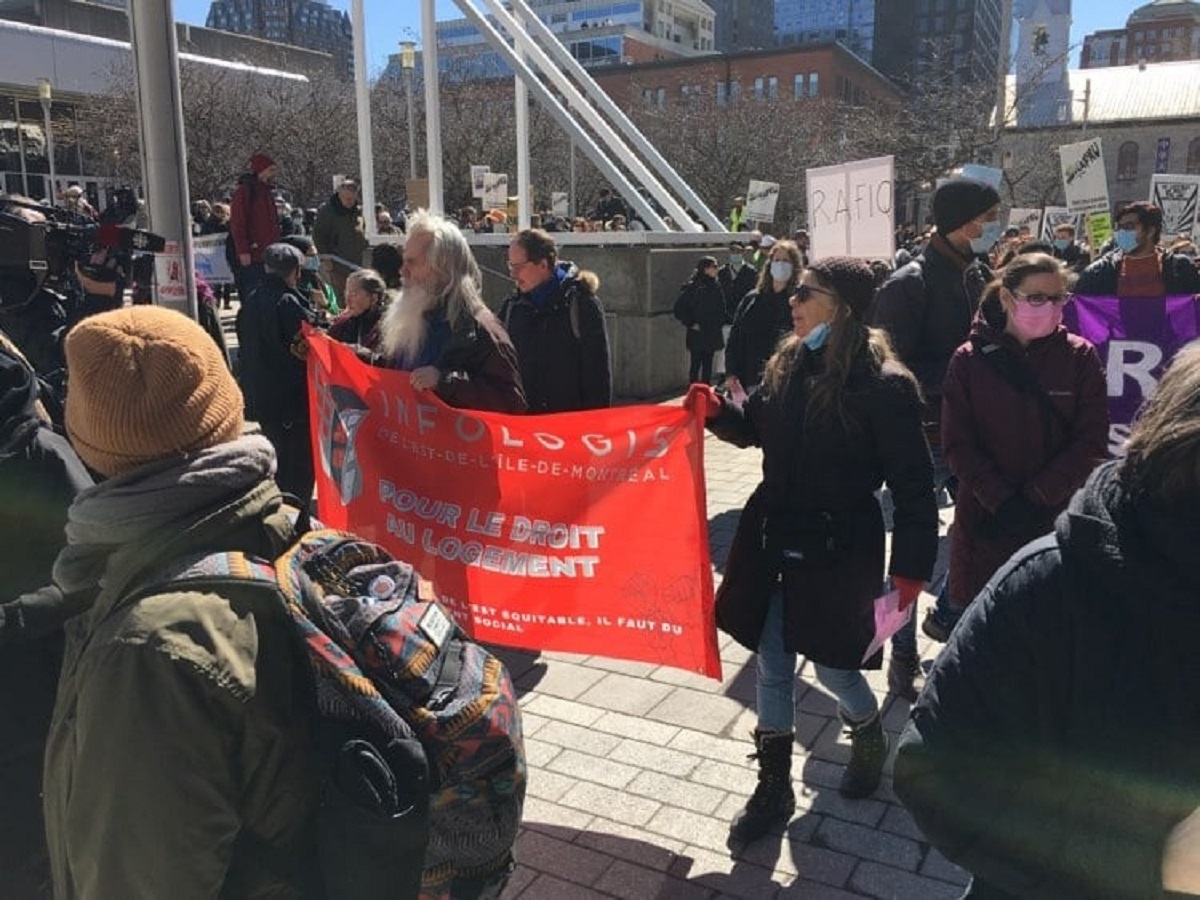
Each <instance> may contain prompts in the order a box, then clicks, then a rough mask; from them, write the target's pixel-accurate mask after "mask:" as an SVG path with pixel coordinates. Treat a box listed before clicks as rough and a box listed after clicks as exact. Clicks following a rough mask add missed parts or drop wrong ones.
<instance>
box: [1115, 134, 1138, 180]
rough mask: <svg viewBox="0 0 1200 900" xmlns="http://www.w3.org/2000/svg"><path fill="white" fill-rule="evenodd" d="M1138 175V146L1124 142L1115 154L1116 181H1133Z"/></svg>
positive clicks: (1132, 142)
mask: <svg viewBox="0 0 1200 900" xmlns="http://www.w3.org/2000/svg"><path fill="white" fill-rule="evenodd" d="M1137 173H1138V145H1137V144H1136V143H1135V142H1134V141H1126V142H1125V143H1124V144H1122V145H1121V149H1120V150H1119V151H1118V152H1117V181H1133V180H1134V179H1135V178H1137Z"/></svg>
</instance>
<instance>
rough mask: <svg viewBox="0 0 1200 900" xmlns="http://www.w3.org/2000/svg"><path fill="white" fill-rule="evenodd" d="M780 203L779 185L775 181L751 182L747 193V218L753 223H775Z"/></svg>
mask: <svg viewBox="0 0 1200 900" xmlns="http://www.w3.org/2000/svg"><path fill="white" fill-rule="evenodd" d="M778 203H779V185H778V184H776V183H775V182H773V181H751V182H750V190H749V191H748V192H747V193H746V218H747V219H749V220H750V221H751V222H774V221H775V206H776V205H777V204H778Z"/></svg>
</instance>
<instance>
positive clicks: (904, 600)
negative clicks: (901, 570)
mask: <svg viewBox="0 0 1200 900" xmlns="http://www.w3.org/2000/svg"><path fill="white" fill-rule="evenodd" d="M924 586H925V582H923V581H921V580H919V579H917V578H905V577H904V576H903V575H893V576H892V587H893V588H895V589H896V591H897V592H899V594H900V602H899V603H897V604H896V608H897V609H899V610H900V612H904V610H906V609H908V608H909V607H910V606H912V605H913V604H914V603H916V602H917V598H918V597H919V596H921V588H923V587H924Z"/></svg>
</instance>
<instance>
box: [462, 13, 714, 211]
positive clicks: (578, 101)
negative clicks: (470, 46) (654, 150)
mask: <svg viewBox="0 0 1200 900" xmlns="http://www.w3.org/2000/svg"><path fill="white" fill-rule="evenodd" d="M457 2H458V5H459V7H460V8H461V7H462V6H463V5H464V4H465V3H469V2H470V0H457ZM483 2H484V4H485V5H486V6H487V7H488V9H489V10H491V13H492V15H493V16H495V18H496V20H497V21H498V22H499V23H500V24H501V26H502V27H503V28H504V30H505V31H507V32H508V33H509V35H511V36H512V38H513V41H514V42H515V43H516V45H517V47H518V49H519V50H520V52H521V54H522V55H523V56H527V57H528V58H529V59H531V60H532V61H533V63H534V64H535V65H536V66H537V67H538V68H539V69H541V70H542V73H543V74H544V75H545V77H546V79H547V80H548V81H550V83H551V84H553V85H554V87H555V88H556V89H557V90H558V91H559V92H560V93H561V94H562V96H563V98H564V99H565V100H566V102H567V103H568V104H569V105H570V107H571V110H570V113H571V115H573V116H578V117H579V118H580V119H582V120H583V121H584V122H586V123H587V125H588V126H589V127H590V128H591V129H592V130H593V131H594V132H595V133H596V135H597V136H598V137H599V139H600V141H601V142H602V144H603V146H604V148H605V149H606V150H607V151H608V153H609V154H611V157H612V158H613V159H619V160H621V162H622V163H623V164H624V165H625V167H626V168H627V169H628V170H629V171H630V172H631V173H632V174H633V176H634V178H636V179H637V182H638V183H639V184H641V185H645V186H646V188H647V189H648V190H649V191H650V193H651V195H652V196H654V197H655V199H656V200H658V202H659V203H660V204H661V205H662V207H663V209H664V210H666V212H667V214H668V215H670V216H671V217H672V218H673V219H674V220H675V222H676V223H677V224H678V226H679V227H680V228H681V229H683V230H684V231H700V230H702V229H701V228H700V226H699V225H697V224H696V223H695V221H693V219H692V217H691V216H690V215H689V214H688V212H687V210H685V209H684V208H683V206H682V205H681V204H680V203H679V201H677V200H676V199H675V198H674V197H673V196H671V195H670V194H669V193H668V192H667V191H666V190H665V189H664V188H663V187H662V185H661V184H659V182H658V179H656V178H655V177H654V175H653V174H652V173H651V172H650V170H649V169H647V168H646V165H645V164H644V163H643V162H642V161H641V159H640V158H639V157H638V156H637V155H636V154H635V153H634V152H633V150H632V149H631V148H630V147H629V146H628V145H626V144H625V142H624V141H622V140H621V138H620V136H619V135H618V134H617V133H616V132H615V131H614V130H613V128H612V126H611V125H609V124H608V122H607V121H606V120H605V119H604V118H603V117H602V116H601V115H600V114H599V112H597V110H596V108H595V107H594V106H592V105H591V104H590V103H588V101H587V99H586V98H585V97H584V96H583V95H582V94H581V93H579V89H578V88H576V87H575V85H574V84H573V83H572V82H571V80H570V79H569V78H567V77H566V76H565V75H563V73H562V72H560V71H559V70H558V68H557V67H556V66H555V65H554V63H553V61H552V60H551V59H550V57H549V56H547V54H546V51H544V50H543V49H542V48H541V46H539V45H538V44H537V43H536V42H535V41H534V40H533V38H531V37H530V36H529V34H528V32H526V31H525V29H524V28H522V27H521V25H520V24H519V23H518V22H517V20H516V19H514V18H513V17H512V15H511V14H510V13H509V11H508V10H507V9H505V8H504V4H503V2H502V0H483ZM535 18H536V17H535ZM554 40H555V41H557V40H558V39H557V38H555V39H554ZM517 72H518V76H519V77H522V78H524V79H525V80H526V83H527V84H528V83H529V82H530V81H535V82H537V83H539V84H540V80H539V79H538V78H537V76H536V74H534V73H533V71H532V70H530V68H529V66H528V65H526V64H525V63H524V62H523V61H522V68H519V69H517ZM526 73H528V74H526ZM550 96H551V98H552V101H553V103H554V104H555V105H557V106H559V107H560V108H561V107H562V104H561V103H560V102H559V101H558V100H557V98H554V97H553V94H551V95H550ZM622 193H623V194H625V198H626V200H628V201H629V202H630V203H631V204H632V205H633V206H634V207H635V208H637V209H638V210H639V212H642V215H643V216H645V212H644V211H642V207H646V208H651V209H652V207H650V204H649V203H647V202H645V198H644V197H642V195H641V194H640V193H639V192H638V191H637V190H636V189H635V190H632V191H630V190H629V188H628V187H625V186H623V190H622ZM655 217H656V218H657V214H656V216H655ZM647 221H649V220H647Z"/></svg>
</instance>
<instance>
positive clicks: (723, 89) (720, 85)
mask: <svg viewBox="0 0 1200 900" xmlns="http://www.w3.org/2000/svg"><path fill="white" fill-rule="evenodd" d="M728 100H729V85H728V84H727V83H725V82H724V81H718V82H717V106H724V105H725V104H726V103H727V102H728Z"/></svg>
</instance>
